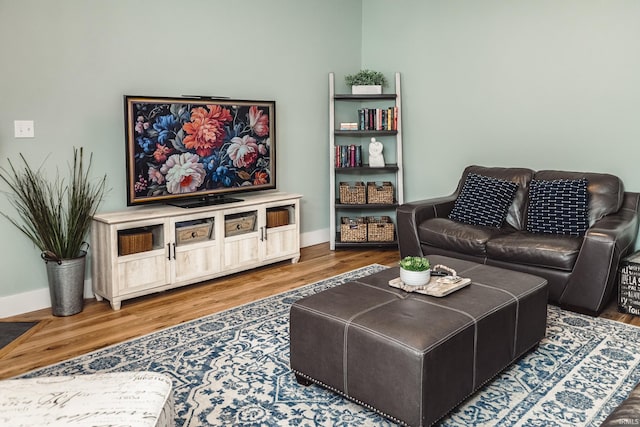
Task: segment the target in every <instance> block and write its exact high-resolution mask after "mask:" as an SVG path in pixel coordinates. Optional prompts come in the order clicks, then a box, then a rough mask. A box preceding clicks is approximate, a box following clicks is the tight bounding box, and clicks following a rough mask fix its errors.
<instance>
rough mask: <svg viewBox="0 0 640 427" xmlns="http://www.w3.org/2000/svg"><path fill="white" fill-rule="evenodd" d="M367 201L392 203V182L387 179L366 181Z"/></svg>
mask: <svg viewBox="0 0 640 427" xmlns="http://www.w3.org/2000/svg"><path fill="white" fill-rule="evenodd" d="M367 203H379V204H388V205H390V204H393V184H392V183H391V182H389V181H383V182H367Z"/></svg>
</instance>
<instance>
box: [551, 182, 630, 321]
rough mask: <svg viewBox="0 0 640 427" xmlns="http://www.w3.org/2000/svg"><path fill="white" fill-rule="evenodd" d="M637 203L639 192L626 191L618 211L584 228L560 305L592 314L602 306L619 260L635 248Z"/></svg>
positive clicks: (605, 301)
mask: <svg viewBox="0 0 640 427" xmlns="http://www.w3.org/2000/svg"><path fill="white" fill-rule="evenodd" d="M639 202H640V194H639V193H629V192H627V193H625V198H624V201H623V205H622V207H621V208H620V210H619V211H618V212H616V213H615V214H611V215H606V216H604V217H602V218H601V219H600V220H598V221H596V222H595V224H593V226H591V227H590V228H589V229H588V230H587V233H586V234H585V236H584V240H583V242H582V247H581V248H580V253H579V254H578V258H577V260H576V263H575V266H574V268H573V273H572V274H571V278H570V279H569V281H568V282H567V285H566V287H565V289H564V291H563V293H562V295H561V296H560V301H559V302H560V306H562V307H565V308H568V309H571V310H574V311H578V312H582V313H587V314H591V315H597V314H599V313H600V312H601V311H602V310H603V309H604V308H605V306H606V304H607V303H608V302H609V298H610V296H611V293H612V292H613V290H614V288H615V283H616V282H615V280H616V274H617V271H618V265H619V263H620V260H621V259H622V258H623V257H625V256H627V255H628V254H630V253H631V252H633V249H634V245H635V241H636V238H637V235H638V206H639ZM602 283H606V286H604V287H603V286H602Z"/></svg>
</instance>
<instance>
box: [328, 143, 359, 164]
mask: <svg viewBox="0 0 640 427" xmlns="http://www.w3.org/2000/svg"><path fill="white" fill-rule="evenodd" d="M334 157H335V167H336V168H354V167H359V166H362V147H361V146H360V145H355V144H351V145H336V146H335V156H334Z"/></svg>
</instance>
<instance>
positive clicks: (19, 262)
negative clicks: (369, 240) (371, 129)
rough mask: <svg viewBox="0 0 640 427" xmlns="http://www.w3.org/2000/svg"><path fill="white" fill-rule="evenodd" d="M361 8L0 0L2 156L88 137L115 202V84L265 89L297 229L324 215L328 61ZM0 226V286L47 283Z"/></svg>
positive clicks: (353, 45) (339, 67) (62, 154)
mask: <svg viewBox="0 0 640 427" xmlns="http://www.w3.org/2000/svg"><path fill="white" fill-rule="evenodd" d="M360 20H361V1H360V0H350V1H343V0H327V1H325V0H323V1H299V0H271V1H268V2H265V1H258V0H244V1H222V0H183V1H179V2H175V1H167V0H136V1H130V0H109V1H89V0H58V1H55V2H50V1H46V0H21V1H14V0H0V40H2V42H1V43H0V58H2V64H3V66H2V68H1V69H0V76H1V78H0V94H1V95H0V96H1V98H0V164H1V165H3V166H6V164H7V163H6V159H7V158H11V159H16V158H17V156H18V153H19V152H22V153H24V154H25V155H26V156H27V157H28V158H29V159H30V160H32V162H33V164H34V165H38V164H40V163H41V162H42V161H43V159H44V158H45V156H46V155H49V158H48V162H47V169H48V170H49V169H51V170H52V171H54V170H55V167H56V166H57V165H59V166H60V167H61V168H62V169H63V170H64V171H66V169H65V168H66V164H67V161H68V160H70V156H71V154H72V147H73V146H84V147H86V148H87V149H89V150H90V151H92V152H93V153H94V158H95V164H94V172H95V174H96V175H98V174H103V173H106V174H107V176H108V182H109V186H110V187H111V188H112V190H111V192H110V193H109V195H108V198H107V200H106V201H105V203H104V204H103V206H102V210H105V211H106V210H117V209H122V208H124V207H125V205H126V202H125V194H126V192H125V182H124V176H125V170H124V169H125V166H124V125H123V99H122V96H123V95H124V94H132V95H161V96H180V95H182V94H204V95H224V96H230V97H233V98H238V99H266V100H271V99H274V100H276V105H277V156H278V158H277V168H278V170H277V173H278V176H277V179H278V187H279V188H280V189H281V190H283V191H289V192H296V193H301V194H303V195H304V198H303V202H302V209H301V211H302V215H303V216H302V219H301V227H302V231H303V232H309V231H313V230H321V229H324V228H327V227H328V217H327V213H328V200H327V194H328V179H327V170H328V163H327V162H328V159H327V155H326V153H327V135H328V131H327V126H328V107H327V105H328V94H327V73H328V72H329V71H335V72H340V73H344V72H347V71H349V72H350V71H352V70H357V69H358V68H359V66H360V51H361V38H360V36H361V26H360ZM16 119H33V120H35V134H36V138H34V139H15V138H14V137H13V121H14V120H16ZM2 189H4V187H2ZM0 199H1V200H0V210H2V211H10V212H12V210H10V209H9V206H8V203H7V201H6V198H4V197H2V198H0ZM0 234H1V235H2V237H3V244H2V248H3V249H2V256H0V271H2V278H1V279H0V296H6V295H13V294H18V293H21V292H26V291H29V290H34V289H38V288H46V286H47V282H46V273H45V267H44V265H43V264H42V263H40V262H39V261H38V259H39V253H38V251H37V250H36V249H35V248H34V247H33V246H32V245H31V244H30V243H29V242H28V241H27V239H26V238H25V237H23V236H22V235H20V234H19V233H18V232H17V231H16V230H15V229H14V228H13V227H12V226H10V225H9V223H8V222H7V221H5V220H4V219H2V218H0ZM92 249H93V250H95V249H96V248H92Z"/></svg>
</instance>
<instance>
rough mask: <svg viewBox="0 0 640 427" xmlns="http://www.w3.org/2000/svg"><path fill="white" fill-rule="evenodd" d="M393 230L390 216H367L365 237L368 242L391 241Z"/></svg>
mask: <svg viewBox="0 0 640 427" xmlns="http://www.w3.org/2000/svg"><path fill="white" fill-rule="evenodd" d="M393 231H394V227H393V222H391V218H390V217H388V216H379V217H375V216H370V217H367V239H368V240H369V241H370V242H393Z"/></svg>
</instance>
